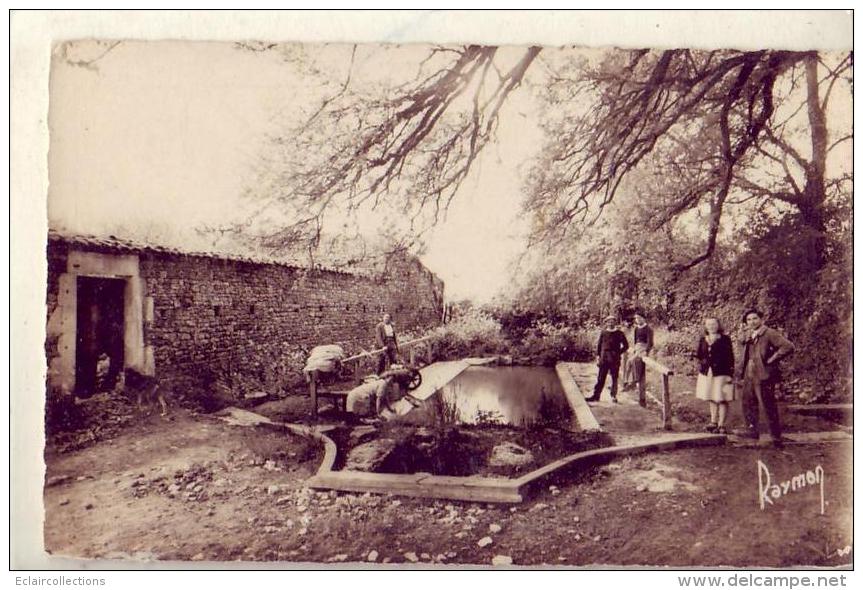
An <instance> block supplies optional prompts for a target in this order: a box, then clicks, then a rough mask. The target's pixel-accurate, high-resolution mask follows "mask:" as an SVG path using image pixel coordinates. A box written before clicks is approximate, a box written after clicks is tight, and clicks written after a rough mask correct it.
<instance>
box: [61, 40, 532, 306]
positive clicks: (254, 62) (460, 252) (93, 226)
mask: <svg viewBox="0 0 863 590" xmlns="http://www.w3.org/2000/svg"><path fill="white" fill-rule="evenodd" d="M106 49H107V46H103V47H99V46H95V45H94V44H93V43H85V44H79V45H77V46H70V47H69V48H68V49H67V54H66V59H60V58H59V57H58V58H56V59H55V60H54V62H53V68H52V77H51V102H50V119H49V124H50V132H51V146H50V156H49V166H50V168H49V172H50V189H49V200H48V211H49V222H50V226H51V227H54V228H58V229H64V230H67V231H73V232H79V233H95V234H100V233H108V232H113V233H115V234H116V235H118V236H121V237H122V236H126V237H133V238H134V237H138V238H147V237H154V238H156V239H157V240H161V241H170V242H171V244H169V245H178V246H186V247H189V248H191V249H200V248H201V247H203V246H202V242H201V238H200V237H199V236H197V234H196V232H195V231H194V228H196V227H198V226H200V225H201V224H209V225H219V224H224V223H226V222H228V221H232V220H236V219H237V216H238V212H239V211H244V210H245V208H246V207H248V203H244V202H241V199H240V195H241V194H242V192H243V189H244V188H246V187H247V186H248V185H249V184H250V183H254V182H255V175H254V173H253V170H254V167H255V165H256V164H259V162H260V155H261V153H262V150H263V149H264V148H265V144H266V134H267V133H268V132H270V133H272V132H273V131H274V130H278V129H280V128H281V127H283V126H284V123H285V120H286V119H287V120H288V121H290V120H291V116H292V114H293V113H296V112H300V111H301V110H302V109H304V108H305V109H308V108H309V104H310V103H311V102H313V101H312V100H310V97H311V98H312V99H314V98H315V97H318V96H322V95H323V94H322V92H323V91H322V90H320V89H319V88H317V87H316V86H314V85H310V84H307V83H308V82H310V81H311V80H310V79H309V78H303V77H300V76H298V75H297V74H296V73H295V68H294V67H293V66H292V65H291V64H290V63H287V62H286V60H285V59H284V57H283V56H282V55H279V54H278V53H273V54H262V53H255V52H249V51H240V50H238V49H236V48H235V47H234V46H233V45H232V44H231V43H210V42H124V43H121V44H119V45H117V46H116V47H114V48H113V49H111V50H110V51H108V52H107V53H105V50H106ZM304 50H305V51H306V52H307V53H309V54H312V55H315V56H318V57H319V59H322V61H323V64H324V65H325V66H328V67H331V68H332V70H333V71H334V73H335V75H336V80H335V81H336V82H338V81H339V80H341V78H342V72H340V71H338V70H339V69H346V68H347V61H346V60H345V56H347V55H349V53H348V49H347V47H345V46H329V47H327V48H323V49H322V48H321V47H319V46H306V47H305V48H304ZM59 51H60V49H58V50H57V51H56V52H55V53H57V52H59ZM379 53H380V51H379V50H375V49H374V46H368V47H365V48H361V49H360V50H359V51H358V53H357V62H356V64H355V66H354V74H353V75H354V78H355V79H357V80H356V83H357V84H362V83H363V80H362V79H360V78H362V76H363V74H364V73H367V74H368V76H367V79H366V80H365V83H370V82H369V80H372V82H371V83H374V80H375V78H374V76H376V75H378V76H380V75H382V74H380V65H381V64H380V63H376V62H375V60H376V59H377V60H378V62H380V60H382V59H383V60H385V62H386V64H387V68H388V69H397V68H399V67H402V68H403V71H406V72H408V73H410V74H412V73H413V69H410V68H412V67H413V64H414V63H415V62H416V59H417V56H424V55H425V54H426V53H427V48H426V47H423V46H414V47H402V48H391V49H387V50H386V52H385V55H384V56H383V57H380V56H379ZM103 54H104V55H103ZM98 56H102V57H100V58H99V59H98V60H97V61H95V62H93V63H92V64H91V65H89V66H88V67H85V66H83V65H80V64H78V65H76V63H75V62H80V61H83V60H91V59H93V58H94V57H98ZM320 56H323V57H320ZM289 57H290V55H289ZM70 62H71V63H70ZM364 68H365V69H364ZM514 98H515V99H516V100H512V101H511V102H510V104H507V105H506V106H505V111H504V112H503V116H502V117H501V126H500V128H499V137H500V141H499V142H498V144H497V145H491V146H489V148H488V149H487V152H486V153H485V154H484V155H483V157H482V158H481V159H480V160H479V161H478V162H477V163H478V166H477V169H476V171H475V172H474V173H472V174H471V176H470V177H469V178H468V179H467V180H466V181H465V184H464V185H463V187H462V189H461V191H460V193H459V195H458V196H457V198H456V199H455V200H454V201H453V206H452V207H451V209H450V211H449V213H448V215H447V216H446V219H445V220H444V221H443V222H442V223H440V225H439V226H438V227H437V228H436V229H435V230H434V231H433V232H432V233H431V234H430V235H429V238H428V241H427V245H428V248H427V252H426V253H425V254H424V255H423V256H422V259H423V261H424V263H425V264H426V265H427V266H428V267H429V268H430V269H431V270H432V271H434V272H435V273H436V274H437V275H438V276H439V277H441V278H442V279H443V280H444V281H445V282H446V291H447V296H448V297H451V298H456V299H458V298H463V297H468V298H475V299H477V300H487V299H488V298H490V297H491V296H493V295H494V294H495V293H496V292H497V291H498V290H499V288H500V287H502V286H503V285H505V284H506V283H507V280H508V279H507V274H506V267H507V264H508V263H509V261H510V260H512V258H513V257H514V256H516V255H517V254H518V253H519V252H520V251H521V249H522V248H523V244H524V241H523V238H522V237H521V236H523V234H524V230H525V229H526V224H525V223H524V222H523V220H521V219H520V216H519V210H520V208H519V204H520V201H521V198H522V196H521V192H520V188H521V180H520V176H519V168H520V167H523V166H524V165H525V164H526V160H527V159H528V158H529V157H530V155H531V154H532V153H533V150H535V149H537V147H538V146H539V141H540V135H539V131H538V129H536V127H535V126H533V124H532V123H531V122H530V121H531V120H535V117H529V116H525V110H527V111H530V110H532V109H533V106H532V101H531V99H530V92H529V90H528V89H527V88H522V89H521V90H520V91H519V95H514ZM372 225H373V224H372Z"/></svg>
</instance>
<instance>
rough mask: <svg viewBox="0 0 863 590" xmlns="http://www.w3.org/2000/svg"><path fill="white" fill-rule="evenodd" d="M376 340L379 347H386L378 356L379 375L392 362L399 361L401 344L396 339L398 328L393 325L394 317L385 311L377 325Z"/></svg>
mask: <svg viewBox="0 0 863 590" xmlns="http://www.w3.org/2000/svg"><path fill="white" fill-rule="evenodd" d="M375 342H377V345H378V348H386V350H385V351H384V352H382V353H381V354H380V355H379V356H378V375H380V374H381V373H383V372H384V371H386V370H387V368H389V366H390V365H391V364H392V363H395V362H397V361H398V354H399V345H398V341H397V339H396V330H395V327H393V323H392V317H390V314H388V313H385V314H384V316H383V318H381V321H380V322H378V325H377V326H375Z"/></svg>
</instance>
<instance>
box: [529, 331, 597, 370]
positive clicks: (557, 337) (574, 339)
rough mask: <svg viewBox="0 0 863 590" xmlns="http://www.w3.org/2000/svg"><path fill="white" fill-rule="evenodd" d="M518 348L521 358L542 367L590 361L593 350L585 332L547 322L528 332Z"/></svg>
mask: <svg viewBox="0 0 863 590" xmlns="http://www.w3.org/2000/svg"><path fill="white" fill-rule="evenodd" d="M517 347H518V350H519V355H520V356H523V357H528V358H530V359H531V360H532V361H533V362H534V363H537V364H542V365H553V364H555V363H556V362H557V361H575V360H581V361H584V360H589V359H590V358H592V350H593V345H592V344H591V342H590V339H589V337H588V335H587V334H585V333H584V332H581V331H579V330H576V329H575V328H573V327H571V326H567V325H561V324H557V325H555V324H553V323H551V322H549V321H545V320H541V321H539V322H537V324H536V325H535V326H534V327H532V328H530V329H528V330H526V331H525V336H524V339H523V340H522V341H521V342H519V343H518V345H517Z"/></svg>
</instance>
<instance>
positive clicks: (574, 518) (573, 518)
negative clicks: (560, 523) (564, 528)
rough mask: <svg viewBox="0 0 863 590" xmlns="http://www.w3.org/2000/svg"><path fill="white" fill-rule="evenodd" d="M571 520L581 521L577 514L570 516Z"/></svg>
mask: <svg viewBox="0 0 863 590" xmlns="http://www.w3.org/2000/svg"><path fill="white" fill-rule="evenodd" d="M572 522H581V519H580V518H579V517H577V516H573V517H572Z"/></svg>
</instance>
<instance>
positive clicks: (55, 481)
mask: <svg viewBox="0 0 863 590" xmlns="http://www.w3.org/2000/svg"><path fill="white" fill-rule="evenodd" d="M71 480H72V476H71V475H55V476H54V477H49V478H48V479H46V480H45V487H46V488H50V487H53V486H58V485H60V484H63V483H66V482H67V481H71Z"/></svg>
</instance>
